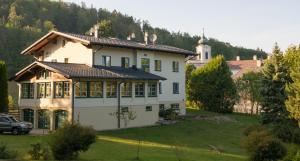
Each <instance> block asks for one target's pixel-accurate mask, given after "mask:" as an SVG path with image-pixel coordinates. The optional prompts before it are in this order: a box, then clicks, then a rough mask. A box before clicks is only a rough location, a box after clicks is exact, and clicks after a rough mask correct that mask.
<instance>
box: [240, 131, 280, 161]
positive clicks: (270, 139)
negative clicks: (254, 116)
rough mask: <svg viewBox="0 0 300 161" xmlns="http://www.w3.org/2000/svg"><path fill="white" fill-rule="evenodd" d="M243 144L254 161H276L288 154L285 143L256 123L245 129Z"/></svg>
mask: <svg viewBox="0 0 300 161" xmlns="http://www.w3.org/2000/svg"><path fill="white" fill-rule="evenodd" d="M244 135H245V136H246V137H245V138H244V139H243V140H242V146H243V147H244V148H245V149H246V150H247V152H248V153H249V154H250V159H251V160H252V161H275V160H279V159H282V158H283V157H284V156H285V154H286V148H285V146H284V145H283V143H282V142H281V141H280V140H279V139H277V138H275V137H274V136H272V135H271V134H270V133H269V132H268V131H267V130H266V129H265V128H264V127H263V126H259V125H254V126H250V127H248V128H246V129H245V131H244Z"/></svg>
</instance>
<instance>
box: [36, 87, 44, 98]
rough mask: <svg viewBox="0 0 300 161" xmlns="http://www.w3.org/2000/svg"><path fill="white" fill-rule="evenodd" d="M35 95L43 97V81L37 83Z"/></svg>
mask: <svg viewBox="0 0 300 161" xmlns="http://www.w3.org/2000/svg"><path fill="white" fill-rule="evenodd" d="M37 89H38V91H37V97H38V98H44V97H45V83H38V84H37Z"/></svg>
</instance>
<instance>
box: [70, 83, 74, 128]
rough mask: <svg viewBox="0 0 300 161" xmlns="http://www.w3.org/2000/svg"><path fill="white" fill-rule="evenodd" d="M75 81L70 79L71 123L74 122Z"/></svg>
mask: <svg viewBox="0 0 300 161" xmlns="http://www.w3.org/2000/svg"><path fill="white" fill-rule="evenodd" d="M74 87H75V82H74V80H72V103H71V108H72V124H74V93H75V88H74Z"/></svg>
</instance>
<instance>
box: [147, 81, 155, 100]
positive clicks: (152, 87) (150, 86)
mask: <svg viewBox="0 0 300 161" xmlns="http://www.w3.org/2000/svg"><path fill="white" fill-rule="evenodd" d="M156 86H157V84H156V83H148V96H149V97H156V96H157V93H156V92H157V90H156V88H157V87H156Z"/></svg>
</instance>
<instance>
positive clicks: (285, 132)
mask: <svg viewBox="0 0 300 161" xmlns="http://www.w3.org/2000/svg"><path fill="white" fill-rule="evenodd" d="M272 132H273V133H274V135H275V136H277V137H278V138H279V139H280V140H282V141H284V142H286V143H295V144H300V129H299V127H298V126H297V124H293V123H291V122H283V123H280V124H277V125H275V126H273V127H272Z"/></svg>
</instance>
